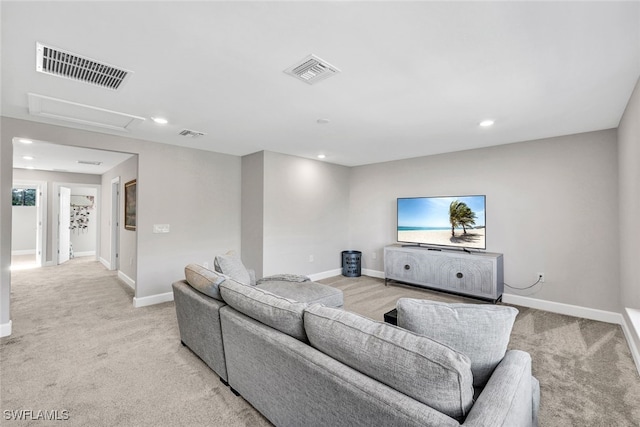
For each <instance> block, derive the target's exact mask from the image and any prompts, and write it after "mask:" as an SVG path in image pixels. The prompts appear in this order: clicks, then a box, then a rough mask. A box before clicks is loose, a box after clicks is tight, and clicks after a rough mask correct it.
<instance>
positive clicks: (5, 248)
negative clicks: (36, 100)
mask: <svg viewBox="0 0 640 427" xmlns="http://www.w3.org/2000/svg"><path fill="white" fill-rule="evenodd" d="M12 170H13V142H12V141H11V139H10V138H9V139H8V140H6V139H5V137H4V135H3V136H2V139H0V336H6V335H10V334H11V306H10V301H11V269H10V268H11V221H12V220H11V218H12V213H11V202H10V200H11V187H12V185H13V172H12Z"/></svg>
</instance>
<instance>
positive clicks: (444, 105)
mask: <svg viewBox="0 0 640 427" xmlns="http://www.w3.org/2000/svg"><path fill="white" fill-rule="evenodd" d="M0 7H1V13H2V16H1V19H2V52H1V55H2V69H1V71H2V114H3V115H4V116H8V117H14V118H20V119H25V120H33V121H40V122H46V123H53V124H56V125H62V126H72V127H78V128H83V129H89V130H95V131H96V132H107V133H112V134H120V135H122V134H125V135H126V136H129V137H132V138H139V139H146V140H151V141H156V142H161V143H167V144H175V145H181V146H188V147H195V148H201V149H205V150H212V151H217V152H221V153H228V154H233V155H246V154H250V153H253V152H256V151H260V150H269V151H274V152H280V153H285V154H291V155H296V156H301V157H308V158H315V157H316V156H317V155H318V154H320V153H323V154H326V156H327V157H326V161H328V162H332V163H337V164H342V165H349V166H352V165H361V164H369V163H376V162H382V161H388V160H394V159H402V158H409V157H416V156H422V155H430V154H436V153H443V152H451V151H458V150H465V149H472V148H478V147H485V146H491V145H497V144H505V143H511V142H517V141H525V140H531V139H538V138H545V137H551V136H558V135H566V134H573V133H579V132H587V131H593V130H600V129H609V128H614V127H617V126H618V123H619V121H620V118H621V116H622V113H623V111H624V108H625V106H626V104H627V101H628V100H629V97H630V95H631V92H632V90H633V87H634V85H635V83H636V82H637V80H638V77H639V76H640V2H638V1H632V2H464V3H462V2H399V1H394V2H391V1H375V2H368V1H356V2H345V1H336V2H326V1H320V2H289V1H287V2H274V1H260V2H212V1H208V2H207V1H204V2H203V1H201V2H186V1H180V2H178V1H174V2H150V1H137V2H131V1H129V2H126V1H125V2H122V1H121V2H76V1H73V2H64V1H50V2H49V1H47V2H29V1H27V2H17V1H16V2H13V1H2V2H1V6H0ZM38 41H39V42H43V43H46V44H49V45H52V46H55V47H59V48H62V49H65V50H68V51H71V52H73V53H77V54H81V55H85V56H88V57H90V58H93V59H96V60H99V61H103V62H106V63H109V64H112V65H115V66H118V67H122V68H125V69H128V70H132V71H133V72H134V74H133V75H132V76H131V77H130V78H129V80H128V81H127V82H126V83H125V84H124V85H123V86H122V87H121V88H120V89H119V90H117V91H111V90H107V89H103V88H100V87H94V86H91V85H88V84H85V83H80V82H76V81H70V80H65V79H62V78H59V77H55V76H50V75H46V74H42V73H37V72H36V71H35V57H36V55H35V46H36V42H38ZM309 54H315V55H317V56H319V57H320V58H322V59H324V60H326V61H328V62H330V63H331V64H332V65H334V66H336V67H338V68H339V69H340V70H341V73H339V74H337V75H335V76H332V77H330V78H328V79H327V80H324V81H321V82H319V83H317V84H315V85H307V84H305V83H303V82H301V81H299V80H296V79H294V78H292V77H291V76H288V75H286V74H285V73H283V70H285V69H286V68H288V67H289V66H291V65H292V64H293V63H294V62H296V61H298V60H300V59H302V58H304V57H306V56H307V55H309ZM28 93H35V94H38V95H43V96H47V97H53V98H58V99H62V100H65V101H70V102H74V103H80V104H86V105H89V106H93V107H97V108H102V109H107V110H111V111H116V112H121V113H127V114H131V115H135V116H140V117H144V118H146V120H145V121H144V122H142V123H140V124H139V125H137V126H136V127H134V128H132V129H130V131H129V132H122V131H116V130H107V129H100V128H94V127H92V126H87V125H80V124H74V123H71V122H64V121H60V120H57V119H51V118H46V117H42V116H36V115H31V114H29V111H28V102H27V99H28V95H27V94H28ZM152 116H163V117H166V118H167V119H168V120H169V124H167V125H163V126H161V125H157V124H155V123H153V122H152V121H151V120H150V117H152ZM487 118H491V119H494V120H495V125H494V126H493V127H490V128H480V127H479V126H478V123H479V122H480V121H481V120H483V119H487ZM318 119H328V120H329V123H327V124H318V123H317V120H318ZM185 128H187V129H192V130H196V131H201V132H204V133H206V134H207V135H206V136H203V137H200V138H198V139H189V138H185V137H182V136H179V135H178V133H179V132H180V131H181V130H183V129H185ZM15 136H16V137H19V136H23V135H15Z"/></svg>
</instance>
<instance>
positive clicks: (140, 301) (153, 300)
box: [133, 292, 173, 308]
mask: <svg viewBox="0 0 640 427" xmlns="http://www.w3.org/2000/svg"><path fill="white" fill-rule="evenodd" d="M168 301H173V292H167V293H164V294H156V295H150V296H148V297H140V298H136V297H133V306H134V307H135V308H139V307H146V306H148V305H154V304H162V303H163V302H168Z"/></svg>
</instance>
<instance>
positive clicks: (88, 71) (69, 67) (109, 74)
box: [36, 43, 132, 90]
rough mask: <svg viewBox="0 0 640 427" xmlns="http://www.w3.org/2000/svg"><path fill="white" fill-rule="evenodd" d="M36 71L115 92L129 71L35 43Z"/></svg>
mask: <svg viewBox="0 0 640 427" xmlns="http://www.w3.org/2000/svg"><path fill="white" fill-rule="evenodd" d="M36 71H38V72H40V73H45V74H51V75H53V76H58V77H63V78H66V79H71V80H77V81H81V82H85V83H89V84H93V85H96V86H100V87H103V88H107V89H112V90H117V89H118V88H119V87H120V85H122V83H123V82H124V81H125V79H126V78H127V77H128V76H129V75H130V74H131V73H132V72H131V71H128V70H124V69H122V68H117V67H114V66H112V65H109V64H105V63H103V62H98V61H95V60H93V59H90V58H87V57H85V56H82V55H78V54H75V53H71V52H67V51H65V50H62V49H58V48H55V47H51V46H47V45H44V44H42V43H36Z"/></svg>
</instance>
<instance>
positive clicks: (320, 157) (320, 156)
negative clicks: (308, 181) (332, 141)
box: [318, 154, 327, 159]
mask: <svg viewBox="0 0 640 427" xmlns="http://www.w3.org/2000/svg"><path fill="white" fill-rule="evenodd" d="M325 157H327V156H325V155H324V154H318V158H319V159H324V158H325Z"/></svg>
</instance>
